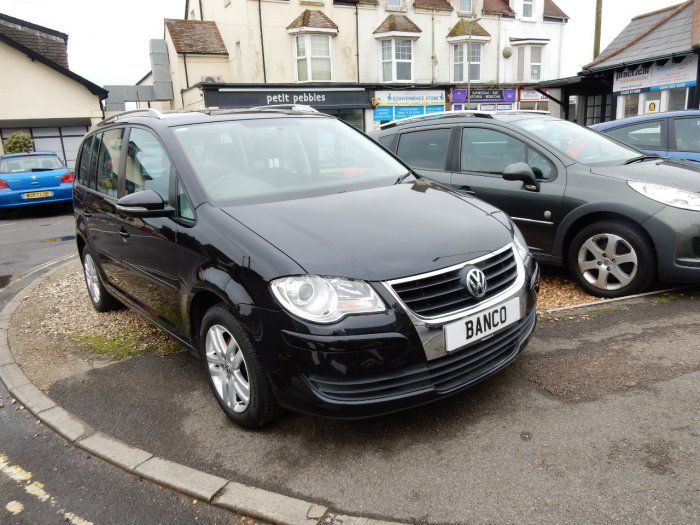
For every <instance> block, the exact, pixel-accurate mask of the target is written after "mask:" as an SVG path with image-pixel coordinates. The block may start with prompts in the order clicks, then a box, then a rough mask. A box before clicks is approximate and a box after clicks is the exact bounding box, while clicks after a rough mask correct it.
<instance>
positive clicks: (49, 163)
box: [0, 155, 63, 173]
mask: <svg viewBox="0 0 700 525" xmlns="http://www.w3.org/2000/svg"><path fill="white" fill-rule="evenodd" d="M62 167H63V164H62V163H61V161H60V160H59V159H58V157H56V156H55V155H26V156H24V157H8V158H6V159H1V160H0V173H22V172H27V171H49V170H57V169H59V168H62Z"/></svg>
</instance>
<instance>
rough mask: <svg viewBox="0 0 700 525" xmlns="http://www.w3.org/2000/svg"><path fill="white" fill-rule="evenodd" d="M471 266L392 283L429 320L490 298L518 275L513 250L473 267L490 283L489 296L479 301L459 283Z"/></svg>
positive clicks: (418, 312) (409, 306)
mask: <svg viewBox="0 0 700 525" xmlns="http://www.w3.org/2000/svg"><path fill="white" fill-rule="evenodd" d="M469 265H470V263H465V264H463V265H462V266H460V267H458V268H454V269H451V270H449V271H446V272H444V273H439V274H437V275H431V276H430V277H420V276H419V277H416V278H415V279H411V280H409V281H403V282H401V283H393V284H391V287H392V288H393V290H394V292H395V293H396V295H398V296H399V298H400V299H401V300H402V301H403V303H404V304H405V305H406V307H408V309H409V310H411V311H412V312H413V313H415V314H417V315H418V316H420V317H427V318H430V317H440V316H442V315H445V314H450V313H453V312H458V311H459V310H463V309H465V308H469V307H470V306H473V305H475V304H477V303H478V302H480V301H484V300H486V299H489V298H490V297H493V296H495V295H497V294H499V293H501V292H502V291H503V290H505V289H506V288H508V287H509V286H510V285H511V284H513V283H514V282H515V280H516V278H517V276H518V269H517V264H516V262H515V254H514V253H513V250H512V249H511V248H510V247H509V248H508V249H507V250H504V251H501V252H499V253H497V254H495V255H493V256H491V257H489V258H487V259H484V260H482V261H479V262H477V263H475V264H473V266H476V267H477V268H479V269H480V270H481V271H483V272H484V273H485V274H486V282H487V288H486V295H485V296H483V297H480V298H479V299H477V298H476V297H474V296H473V295H472V294H470V293H469V291H468V290H467V289H466V288H465V287H464V284H463V283H462V282H460V281H461V280H460V272H461V271H462V268H464V266H469Z"/></svg>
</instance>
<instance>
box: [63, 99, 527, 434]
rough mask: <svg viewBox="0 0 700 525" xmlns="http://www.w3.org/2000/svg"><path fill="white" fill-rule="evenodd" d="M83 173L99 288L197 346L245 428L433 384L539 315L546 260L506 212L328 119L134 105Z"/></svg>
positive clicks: (510, 346)
mask: <svg viewBox="0 0 700 525" xmlns="http://www.w3.org/2000/svg"><path fill="white" fill-rule="evenodd" d="M76 175H77V178H76V184H75V187H74V206H75V219H76V227H77V239H78V240H77V242H78V250H79V251H80V254H81V257H82V261H83V267H84V271H85V280H86V283H87V288H88V291H89V295H90V298H91V300H92V303H93V305H94V306H95V308H96V309H97V310H98V311H104V310H108V309H111V308H115V307H117V306H118V305H119V304H120V303H123V304H125V305H127V306H129V307H131V308H133V309H135V310H137V311H139V312H140V313H142V314H144V315H145V316H146V317H147V318H149V319H150V320H151V321H153V322H154V323H156V324H157V325H158V326H160V327H161V328H162V329H163V330H165V331H166V332H167V333H169V334H170V335H171V336H173V337H175V338H176V339H177V340H179V341H180V342H181V343H182V344H183V345H184V346H185V347H186V348H188V349H189V350H190V351H192V352H194V353H196V354H197V355H200V356H201V357H202V363H203V368H204V370H205V371H206V374H207V377H208V378H209V382H210V384H211V387H212V390H213V392H214V394H215V396H216V399H217V401H218V402H219V404H220V405H221V407H222V409H223V410H224V411H225V412H226V414H228V416H229V417H231V419H233V420H234V421H235V422H237V423H238V424H240V425H243V426H248V427H255V426H260V425H263V424H265V423H266V422H268V421H270V420H271V419H272V418H273V417H274V416H275V414H276V413H277V410H278V407H288V408H291V409H295V410H298V411H302V412H306V413H311V414H319V415H328V416H333V417H338V418H358V417H367V416H373V415H379V414H383V413H388V412H392V411H396V410H399V409H403V408H407V407H411V406H415V405H419V404H423V403H427V402H430V401H433V400H435V399H438V398H441V397H444V396H447V395H449V394H453V393H455V392H457V391H459V390H461V389H464V388H466V387H468V386H469V385H472V384H474V383H476V382H477V381H480V380H482V379H484V378H486V377H488V376H490V375H491V374H493V373H495V372H496V371H498V370H500V369H501V368H503V367H504V366H506V365H507V364H508V363H510V362H511V361H512V360H513V359H514V358H515V357H516V355H517V354H518V353H519V352H520V351H521V350H522V349H523V348H524V346H525V344H526V343H527V341H528V338H529V337H530V334H531V333H532V330H533V328H534V326H535V319H536V316H535V302H536V294H537V290H538V286H539V271H538V267H537V263H536V262H535V261H534V260H533V258H532V257H531V255H530V253H529V251H528V249H527V247H526V246H525V241H524V239H523V237H522V235H521V234H520V232H519V231H518V229H517V227H515V225H514V224H513V223H512V222H511V220H510V219H509V218H508V217H507V216H506V215H505V214H504V213H503V212H501V211H499V210H497V209H496V208H494V207H492V206H490V205H488V204H486V203H484V202H481V201H479V200H477V199H474V198H472V197H471V196H463V195H460V194H458V193H456V192H453V191H451V190H449V189H447V188H445V187H444V186H442V185H440V184H437V183H435V182H432V181H429V180H428V179H423V178H420V177H419V176H417V175H416V174H414V173H412V172H411V171H410V169H409V168H408V167H406V166H405V165H404V164H402V163H401V162H400V161H399V160H398V159H396V158H395V157H393V156H392V155H390V154H389V153H387V152H386V151H385V150H384V149H383V148H381V147H380V146H379V145H377V144H376V143H375V142H373V141H372V140H371V139H369V138H368V137H367V136H366V135H364V134H362V133H361V132H359V131H357V130H355V129H354V128H352V127H351V126H349V125H347V124H345V123H343V122H341V121H339V120H336V119H335V118H333V117H329V116H326V115H322V114H319V113H315V112H309V111H307V110H305V111H298V110H282V109H277V110H248V111H237V112H236V111H232V112H231V111H230V112H216V111H211V112H206V113H204V112H190V113H173V114H165V115H163V114H160V113H158V112H155V111H152V110H151V111H137V112H132V113H128V112H127V113H125V114H120V115H117V116H115V117H112V118H109V119H107V120H105V121H103V122H102V123H101V124H99V125H97V126H96V127H95V128H94V129H93V130H91V131H90V132H89V133H88V135H87V136H86V138H85V140H84V142H83V144H82V146H81V148H80V153H79V158H78V161H77V168H76Z"/></svg>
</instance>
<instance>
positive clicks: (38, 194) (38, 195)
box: [22, 191, 53, 199]
mask: <svg viewBox="0 0 700 525" xmlns="http://www.w3.org/2000/svg"><path fill="white" fill-rule="evenodd" d="M52 195H53V192H52V191H32V192H29V193H25V194H23V195H22V198H24V199H41V198H42V197H51V196H52Z"/></svg>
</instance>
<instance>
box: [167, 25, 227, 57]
mask: <svg viewBox="0 0 700 525" xmlns="http://www.w3.org/2000/svg"><path fill="white" fill-rule="evenodd" d="M165 27H166V28H167V30H168V33H170V38H172V40H173V45H174V46H175V51H177V52H178V53H188V54H194V55H228V51H227V50H226V45H225V44H224V40H223V38H221V33H219V28H218V27H217V26H216V22H213V21H210V20H175V19H172V18H166V20H165Z"/></svg>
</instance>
